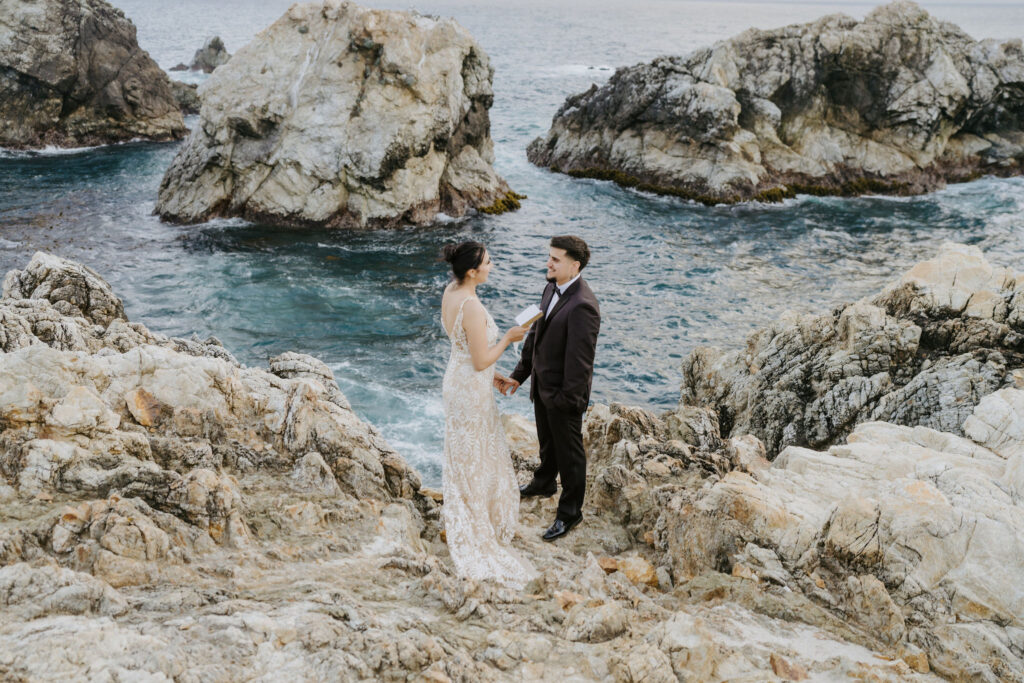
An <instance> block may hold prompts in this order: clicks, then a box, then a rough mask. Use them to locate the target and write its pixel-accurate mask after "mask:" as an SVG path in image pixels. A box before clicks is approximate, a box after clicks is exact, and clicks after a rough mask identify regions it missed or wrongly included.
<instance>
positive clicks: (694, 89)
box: [527, 0, 1024, 203]
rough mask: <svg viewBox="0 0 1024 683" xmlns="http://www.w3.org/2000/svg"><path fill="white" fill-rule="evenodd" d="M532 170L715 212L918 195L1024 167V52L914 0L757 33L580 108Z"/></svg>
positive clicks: (652, 67) (668, 60)
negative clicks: (763, 203)
mask: <svg viewBox="0 0 1024 683" xmlns="http://www.w3.org/2000/svg"><path fill="white" fill-rule="evenodd" d="M527 156H528V157H529V159H530V161H532V162H533V163H535V164H537V165H539V166H546V167H550V168H552V170H556V171H561V172H564V173H569V174H570V175H578V176H585V177H594V178H601V179H606V180H615V181H617V182H619V183H621V184H624V185H627V186H633V187H638V188H640V189H643V190H647V191H654V192H660V193H664V194H675V195H679V196H682V197H687V198H692V199H696V200H698V201H703V202H705V203H717V202H734V201H743V200H748V199H762V200H775V201H777V200H780V199H782V198H784V197H787V196H792V195H793V194H794V193H797V192H799V193H811V194H837V195H856V194H864V193H896V194H915V193H920V192H926V191H929V190H932V189H935V188H937V187H941V186H942V185H943V184H945V182H947V181H962V180H965V179H970V178H972V177H975V176H977V175H979V174H997V175H1017V174H1020V173H1021V172H1022V168H1024V167H1022V164H1024V50H1022V47H1021V42H1020V40H1015V41H1010V42H1007V43H1004V44H1002V45H999V44H997V43H996V42H994V41H983V42H976V41H975V40H973V39H972V38H971V37H970V36H968V35H967V34H966V33H964V32H963V31H961V30H960V29H959V28H957V27H956V26H954V25H952V24H949V23H946V22H940V21H937V20H935V19H933V18H932V17H930V16H929V15H928V14H927V13H926V12H925V11H924V10H922V9H920V8H919V7H918V6H917V5H915V4H914V3H912V2H905V1H903V0H900V1H898V2H894V3H892V4H890V5H887V6H884V7H880V8H878V9H876V10H874V11H873V12H871V13H870V14H869V15H868V16H867V17H866V18H865V19H864V21H862V22H858V21H856V20H854V19H852V18H850V17H847V16H845V15H840V14H837V15H831V16H827V17H824V18H822V19H819V20H818V21H815V22H813V23H810V24H803V25H794V26H787V27H785V28H780V29H776V30H771V31H760V30H754V29H751V30H748V31H745V32H744V33H742V34H740V35H738V36H736V37H735V38H732V39H730V40H727V41H723V42H720V43H717V44H715V45H714V46H712V47H710V48H707V49H704V50H700V51H698V52H695V53H693V54H691V55H689V56H686V57H660V58H658V59H656V60H654V61H653V62H651V63H650V64H641V65H637V66H633V67H626V68H622V69H619V70H618V71H617V72H616V73H615V75H614V76H612V78H611V80H610V81H609V82H608V83H607V84H606V85H605V86H603V87H601V88H598V87H597V86H593V87H591V89H590V90H588V91H587V92H584V93H580V94H577V95H574V96H572V97H570V98H568V99H567V100H566V102H565V104H564V105H563V106H562V108H561V109H560V110H559V111H558V113H557V114H556V115H555V117H554V120H553V122H552V126H551V129H550V131H549V132H548V134H547V135H546V136H545V137H543V138H538V139H536V140H534V141H533V142H532V143H531V144H530V146H529V149H528V151H527Z"/></svg>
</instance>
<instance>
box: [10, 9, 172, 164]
mask: <svg viewBox="0 0 1024 683" xmlns="http://www.w3.org/2000/svg"><path fill="white" fill-rule="evenodd" d="M0 92H3V93H4V96H3V97H2V98H0V146H4V147H14V148H32V147H43V146H46V145H60V146H63V147H81V146H83V145H99V144H106V143H111V142H121V141H125V140H132V139H135V138H145V139H148V140H177V139H179V138H181V137H182V136H184V134H185V132H186V131H185V124H184V122H183V121H182V118H181V112H180V111H179V110H178V106H177V104H176V103H175V100H174V96H173V95H172V93H171V86H170V83H169V80H168V78H167V75H166V74H165V73H164V72H163V71H162V70H161V69H160V67H159V66H157V64H156V63H155V62H154V61H153V60H152V59H150V57H149V55H148V54H146V53H145V52H144V51H143V50H142V49H141V48H140V47H139V45H138V42H137V41H136V37H135V26H134V25H133V24H132V22H131V21H130V20H128V18H126V17H125V15H124V13H123V12H122V11H121V10H119V9H116V8H114V7H112V6H111V5H109V4H108V3H106V2H104V1H103V0H82V1H81V2H79V1H77V0H76V1H72V0H41V1H39V0H6V1H5V2H4V4H3V7H0Z"/></svg>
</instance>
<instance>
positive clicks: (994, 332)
mask: <svg viewBox="0 0 1024 683" xmlns="http://www.w3.org/2000/svg"><path fill="white" fill-rule="evenodd" d="M1022 292H1024V276H1019V275H1015V274H1013V273H1012V272H1011V271H1009V270H1008V269H1006V268H996V267H993V266H991V265H990V264H989V263H988V262H987V261H986V260H985V258H984V256H983V255H982V253H981V251H980V250H979V249H978V248H976V247H968V246H964V245H957V244H952V243H946V244H944V245H942V248H941V249H940V251H939V254H938V255H937V256H936V257H935V258H934V259H932V260H930V261H926V262H924V263H921V264H919V265H917V266H915V267H914V268H913V269H911V270H910V271H909V272H908V273H907V274H906V275H904V276H903V277H902V278H901V279H900V280H899V281H898V282H897V283H895V284H894V285H892V286H890V287H889V288H887V289H886V290H885V291H883V292H881V293H880V294H878V295H876V296H874V297H870V298H866V299H864V300H862V301H859V302H857V303H854V304H850V305H846V306H840V307H838V308H837V309H835V310H834V311H833V312H832V313H830V314H826V315H802V316H793V315H789V314H787V316H786V317H784V318H783V319H782V320H780V321H779V322H778V323H776V324H774V325H772V326H771V327H768V328H766V329H762V330H759V331H757V332H755V333H753V334H752V335H751V336H750V337H748V339H747V344H746V347H745V348H743V349H741V350H738V351H734V352H731V353H723V352H721V351H719V350H717V349H713V348H707V347H701V348H698V349H697V350H695V351H694V352H693V353H692V354H691V355H690V356H689V357H687V358H686V360H685V361H684V362H683V378H684V379H683V388H682V395H681V402H680V403H681V405H680V410H679V412H680V413H681V414H688V413H690V412H692V411H693V410H694V408H693V405H695V404H696V405H700V406H703V407H704V408H706V409H711V410H712V411H714V413H716V414H717V419H718V422H719V423H720V425H721V427H722V432H723V433H724V434H725V435H728V436H739V435H743V434H753V435H755V436H757V437H758V438H759V439H761V440H762V441H763V442H764V445H765V447H766V448H767V453H768V456H769V457H774V456H775V455H776V454H777V453H778V452H779V451H780V450H782V449H783V448H785V447H786V446H788V445H796V446H811V447H814V448H821V447H825V446H828V445H830V444H833V443H839V442H841V440H842V439H843V438H844V437H845V436H846V435H847V434H849V433H850V431H851V430H852V429H853V428H854V427H855V426H856V425H857V424H859V423H861V422H864V421H867V420H883V421H887V422H892V423H895V424H904V425H921V426H927V427H932V428H933V429H936V430H940V431H947V432H951V433H954V434H962V432H961V425H963V423H964V420H965V419H966V418H967V417H968V416H970V415H971V412H972V410H973V409H974V406H976V405H977V404H978V402H979V401H980V400H981V398H982V397H984V396H986V395H988V394H990V393H992V392H993V391H995V390H997V389H998V388H1000V387H1002V386H1008V385H1016V384H1017V383H1018V382H1020V375H1021V372H1020V368H1021V366H1024V313H1022V311H1024V294H1022ZM669 419H670V421H671V420H672V419H677V420H678V418H671V417H670V418H669Z"/></svg>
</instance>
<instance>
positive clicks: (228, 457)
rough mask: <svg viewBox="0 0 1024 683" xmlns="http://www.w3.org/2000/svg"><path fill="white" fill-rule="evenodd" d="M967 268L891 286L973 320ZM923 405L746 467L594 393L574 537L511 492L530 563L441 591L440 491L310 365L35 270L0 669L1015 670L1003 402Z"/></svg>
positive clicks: (12, 290) (4, 478) (12, 306)
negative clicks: (946, 282) (502, 578)
mask: <svg viewBox="0 0 1024 683" xmlns="http://www.w3.org/2000/svg"><path fill="white" fill-rule="evenodd" d="M979 258H980V255H979V254H977V253H976V252H974V251H972V250H970V249H967V248H965V247H962V246H953V245H951V246H948V247H945V248H944V249H943V251H942V252H941V253H940V255H939V256H938V257H937V259H936V261H934V262H931V263H925V264H923V265H919V266H918V267H917V268H915V269H913V270H912V271H911V272H910V273H909V274H908V275H907V276H906V277H905V278H904V279H905V280H908V281H913V282H914V283H917V284H915V287H916V289H914V292H916V294H915V296H916V297H917V298H912V297H911V298H907V299H906V300H907V301H917V300H928V301H932V302H934V301H937V300H938V299H941V298H942V297H943V296H946V295H947V294H950V292H954V291H959V290H956V289H955V288H953V289H949V288H947V289H942V288H941V287H940V286H939V285H937V284H934V283H932V284H931V285H927V286H926V285H922V284H920V283H921V282H926V281H932V280H942V278H941V277H939V276H938V275H934V276H931V275H928V274H929V273H933V274H934V272H935V271H941V272H943V273H946V275H947V276H948V275H949V274H950V273H958V274H959V275H958V276H957V278H956V279H957V281H958V282H959V281H960V280H961V279H963V278H966V276H967V274H968V273H973V274H974V276H975V277H974V279H971V283H973V284H971V283H968V284H966V285H964V286H965V287H969V288H970V287H973V289H972V290H971V291H972V294H971V295H970V297H969V299H970V300H971V301H974V303H975V304H976V305H975V306H974V307H969V308H970V311H972V312H974V313H977V312H978V306H979V305H980V304H981V301H982V299H983V298H985V297H983V296H981V295H979V294H978V293H977V292H978V291H981V289H979V286H978V285H979V283H980V282H982V281H984V282H986V283H992V282H996V281H998V282H997V284H998V285H999V287H1003V286H1004V285H1005V284H1006V281H1007V277H1010V274H1008V273H1006V272H1005V271H1001V270H999V269H993V268H991V267H987V266H985V265H984V264H982V263H979V262H978V259H979ZM982 261H983V259H982ZM986 267H987V268H988V270H987V271H986V270H985V268H986ZM982 271H985V272H984V273H983V272H982ZM985 273H987V276H985ZM993 274H997V275H999V277H995V279H993V277H994V275H993ZM983 276H984V277H983ZM929 277H930V278H931V280H929ZM1013 277H1016V276H1013ZM967 279H970V278H967ZM974 280H977V282H975V281H974ZM1003 288H1004V289H1005V287H1003ZM998 291H1003V290H1002V289H999V290H998ZM907 296H909V294H908V295H907ZM988 300H991V297H989V299H988ZM957 301H959V299H957ZM996 307H997V308H998V305H997V306H996ZM924 310H926V311H927V310H930V309H927V308H925V309H924ZM982 320H986V318H982ZM765 334H767V333H765ZM923 335H924V333H922V336H923ZM1010 364H1011V365H1015V363H1010ZM1014 369H1016V367H1015V368H1014ZM1008 375H1009V376H1010V377H1013V376H1014V374H1013V372H1012V371H1011V372H1009V373H1008ZM833 381H835V380H833ZM979 393H984V392H981V391H979ZM752 400H755V401H756V396H755V397H752ZM943 409H944V407H943V405H942V404H941V403H940V404H932V403H928V402H922V403H920V405H919V406H918V412H916V413H914V416H916V417H915V419H917V420H919V421H924V420H927V419H929V418H930V417H931V413H930V412H929V411H931V412H935V411H938V412H940V413H941V412H942V411H943ZM961 417H963V419H962V420H961V419H960V418H961ZM941 420H942V421H941V425H943V426H944V425H954V426H955V427H956V430H955V431H956V432H957V433H951V432H949V431H940V430H938V429H933V428H929V427H925V426H920V425H916V426H915V425H913V424H910V423H911V422H912V420H910V419H909V418H908V420H907V421H906V422H905V424H904V425H895V424H891V423H885V422H878V421H873V422H860V423H858V424H857V425H856V426H855V427H853V429H852V431H850V432H849V433H847V434H846V443H845V444H843V443H838V440H837V442H836V445H833V446H831V447H830V448H829V449H828V450H827V451H812V450H809V449H806V448H801V447H796V446H788V447H786V448H784V449H783V450H782V452H781V453H780V454H779V455H778V456H777V457H776V458H775V460H774V462H769V460H768V458H767V455H768V452H767V451H766V449H765V445H764V444H763V443H762V442H761V441H760V440H759V439H758V438H757V437H756V436H754V435H753V434H750V433H746V434H735V435H730V434H729V433H723V430H722V429H721V425H720V424H719V417H718V413H717V412H716V411H715V410H714V409H712V408H710V407H701V406H693V405H685V404H684V405H681V406H680V407H679V408H678V409H676V410H673V411H670V412H669V413H665V414H662V415H657V414H653V413H651V412H649V411H646V410H643V409H640V408H631V407H626V406H621V405H611V406H604V405H596V406H593V407H592V408H591V409H590V411H589V412H588V415H587V417H586V421H585V425H584V438H585V443H586V447H587V453H588V497H587V501H586V504H585V510H584V514H585V520H584V523H583V524H582V525H581V526H580V527H578V528H577V529H575V530H574V531H573V533H572V534H570V535H569V536H568V537H566V538H565V539H563V540H562V541H559V542H557V543H555V544H547V543H543V542H542V541H541V540H540V538H539V534H540V531H541V530H542V529H543V527H544V526H545V525H546V523H547V522H549V521H550V518H551V517H552V516H553V514H554V506H555V501H554V499H539V500H538V499H530V500H527V501H524V502H523V503H522V507H521V514H520V518H521V522H522V527H521V529H520V533H519V534H517V537H516V539H515V540H514V541H513V542H514V544H515V545H516V546H517V547H518V548H520V549H521V550H522V551H523V552H524V553H525V554H526V555H527V556H528V557H529V558H530V559H531V560H532V561H533V562H534V563H535V564H536V566H537V567H538V569H539V570H540V573H541V575H540V578H538V579H537V580H535V581H534V582H532V583H531V584H530V585H529V586H527V588H526V590H525V591H523V592H517V591H510V590H508V589H505V588H503V587H501V586H497V585H492V584H488V583H478V582H474V581H470V580H463V579H460V578H458V577H456V576H454V575H453V573H452V570H451V567H450V561H449V560H448V556H447V550H446V548H445V545H444V540H443V539H444V535H443V529H441V527H440V520H439V506H440V505H443V497H442V495H441V494H440V493H439V492H436V491H431V490H430V489H427V488H425V487H423V486H422V485H421V482H420V479H419V476H418V475H417V474H416V472H415V471H414V470H412V469H411V468H410V467H409V466H408V465H407V464H406V463H405V461H404V460H403V458H402V457H401V455H400V454H398V453H397V452H395V451H394V449H392V448H391V447H390V446H389V445H388V444H387V443H386V441H385V440H384V439H382V438H381V436H380V435H379V434H378V433H377V431H376V430H375V429H374V428H373V427H372V426H370V425H368V424H366V423H365V422H363V421H362V420H360V419H359V418H358V417H357V416H356V415H355V414H354V413H353V412H352V410H351V408H350V407H349V404H348V402H347V400H346V399H345V397H344V396H343V395H342V394H341V392H340V390H339V389H338V386H337V384H336V383H335V382H334V379H333V376H332V374H331V371H330V370H329V369H328V368H327V367H326V366H325V365H324V364H323V363H321V362H320V361H318V360H316V359H315V358H312V357H310V356H307V355H303V354H299V353H285V354H282V355H280V356H277V357H275V358H273V359H271V361H270V365H269V368H268V369H258V368H249V367H245V366H242V365H240V364H239V363H238V362H237V361H235V359H234V358H233V357H232V356H231V354H230V353H229V352H228V351H227V350H226V349H224V348H223V347H222V346H220V344H219V343H218V342H217V340H215V339H212V338H211V339H207V340H205V341H201V340H198V339H192V340H187V339H177V338H167V337H164V336H162V335H158V334H154V333H152V332H150V331H149V330H148V329H147V328H146V327H145V326H143V325H141V324H139V323H137V322H131V321H129V320H128V319H127V318H126V316H125V314H124V306H123V304H122V302H121V300H120V299H119V298H118V297H117V296H116V294H115V293H114V292H113V291H112V290H111V289H110V287H109V285H107V283H106V282H105V281H104V280H103V279H102V277H100V276H99V274H97V273H95V272H94V271H92V270H90V269H89V268H86V267H84V266H82V265H80V264H77V263H73V262H71V261H67V260H64V259H60V258H58V257H55V256H50V255H46V254H42V253H39V254H37V255H36V256H35V257H34V258H33V259H32V261H31V262H30V263H29V264H28V265H27V266H26V267H25V268H24V269H20V270H15V271H12V272H10V273H8V275H7V277H6V278H5V280H4V288H3V296H2V298H0V444H2V445H3V447H2V449H0V453H2V455H0V604H2V605H3V606H4V609H3V610H2V611H0V675H2V676H3V677H4V678H11V679H14V680H18V679H29V680H51V679H52V680H56V679H67V678H75V677H83V676H89V677H104V676H106V677H131V676H152V677H167V678H174V677H177V678H183V679H189V680H212V679H218V680H238V679H241V678H250V679H251V678H259V677H262V676H271V675H273V676H281V675H286V676H289V677H294V678H331V679H336V680H361V679H367V678H376V679H387V680H398V679H403V680H407V679H410V678H412V679H418V680H433V681H445V680H495V681H500V680H550V679H552V678H556V677H566V676H573V675H575V676H578V677H580V678H583V679H588V680H595V679H597V680H614V681H636V680H647V681H674V680H726V679H729V680H735V679H736V678H745V679H747V680H753V679H756V680H776V679H789V680H793V679H799V678H802V677H805V676H818V677H827V678H830V679H858V680H861V679H865V678H866V679H870V680H884V681H908V680H911V681H912V680H921V681H926V680H937V678H936V674H938V675H939V676H941V677H945V678H949V679H956V680H961V679H969V678H972V677H975V678H978V679H980V680H995V679H1001V680H1009V681H1020V680H1024V665H1022V661H1024V660H1022V654H1024V641H1022V640H1021V637H1020V634H1021V633H1022V632H1024V628H1022V627H1024V596H1022V594H1021V592H1020V587H1019V585H1018V584H1019V582H1018V581H1016V577H1017V576H1019V574H1020V573H1021V571H1022V570H1024V392H1022V391H1021V390H1019V389H1017V388H1015V386H1010V385H1005V386H1002V388H995V387H994V386H993V388H992V391H989V392H987V393H984V395H981V396H979V398H978V399H977V400H975V401H972V404H971V405H970V407H968V408H965V409H964V410H962V411H958V412H955V413H949V414H948V415H947V414H944V416H943V417H942V418H941ZM504 423H505V426H506V432H507V433H508V436H509V439H510V443H511V445H512V449H513V458H514V462H515V463H516V467H517V468H518V469H519V471H520V475H521V476H526V475H527V474H528V471H529V469H530V468H531V466H533V465H534V464H536V460H537V457H538V456H537V445H536V435H535V432H533V429H532V425H530V424H529V422H528V421H526V420H524V419H522V418H517V417H509V416H506V419H505V420H504Z"/></svg>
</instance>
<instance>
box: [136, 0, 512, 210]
mask: <svg viewBox="0 0 1024 683" xmlns="http://www.w3.org/2000/svg"><path fill="white" fill-rule="evenodd" d="M492 73H493V71H492V69H491V66H490V61H489V60H488V58H487V55H486V54H485V53H484V51H483V50H482V49H481V48H480V46H479V45H477V44H476V42H475V41H474V40H473V39H472V37H470V35H469V34H468V33H467V32H466V31H465V30H464V29H463V28H462V27H460V26H459V25H458V24H457V23H455V22H454V21H453V20H450V19H433V18H429V17H424V16H420V15H417V14H413V13H408V12H393V11H383V10H368V9H364V8H361V7H359V6H357V5H354V4H352V3H342V2H339V1H338V0H326V1H325V2H323V3H309V4H297V5H294V6H292V8H291V9H289V10H288V12H287V13H286V14H285V15H284V16H283V17H281V18H280V19H279V20H278V21H276V22H275V23H274V24H272V25H271V26H270V27H269V28H268V29H266V30H264V31H263V32H261V33H260V34H258V35H257V36H256V38H255V39H254V40H253V41H252V42H251V43H249V45H247V46H246V47H244V48H242V49H241V50H239V51H238V53H236V54H235V56H234V57H232V58H231V61H229V62H228V63H227V64H225V65H224V66H222V67H220V68H218V69H217V71H215V72H214V74H213V75H212V76H211V77H210V79H209V80H208V81H207V82H206V83H205V84H204V85H203V95H202V97H203V108H202V113H201V121H200V123H199V125H198V127H197V128H196V131H195V132H194V134H193V135H192V136H191V137H190V138H189V140H188V142H187V143H186V144H185V145H184V146H183V147H182V149H181V150H180V151H179V153H178V155H177V156H176V157H175V159H174V161H173V162H172V164H171V167H170V168H169V169H168V170H167V172H166V174H165V175H164V179H163V181H162V182H161V184H160V193H159V199H158V201H157V206H156V212H157V213H159V214H160V216H161V217H163V218H165V219H167V220H171V221H177V222H186V223H191V222H197V221H203V220H207V219H209V218H213V217H217V216H243V217H246V218H249V219H252V220H259V221H263V222H269V223H274V224H279V225H319V226H327V227H333V228H355V227H367V226H374V227H387V226H395V225H400V224H405V223H426V222H430V221H432V220H433V219H434V218H435V217H436V215H437V214H438V212H441V211H443V212H445V213H447V214H449V215H462V214H464V213H465V212H466V211H467V210H468V209H471V208H477V209H480V210H482V211H489V212H497V211H498V210H499V209H500V208H501V207H503V206H505V205H511V204H515V205H516V206H518V202H517V200H516V199H515V197H516V195H515V194H514V193H512V192H511V190H510V189H509V187H508V185H507V184H506V183H505V181H504V180H502V179H501V178H500V177H498V175H497V174H496V173H495V172H494V169H493V168H492V167H491V164H492V162H493V159H494V155H493V144H492V142H491V139H490V120H489V117H488V109H489V108H490V106H491V102H492V100H493V93H492V91H491V78H492Z"/></svg>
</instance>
